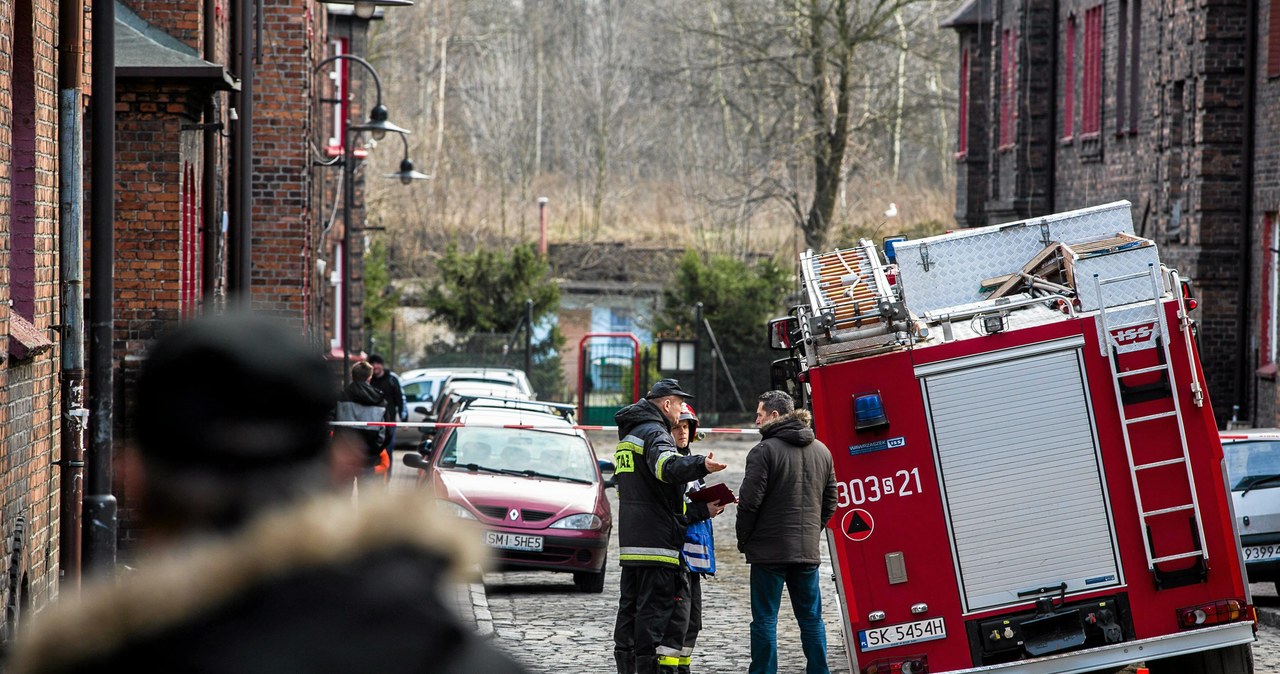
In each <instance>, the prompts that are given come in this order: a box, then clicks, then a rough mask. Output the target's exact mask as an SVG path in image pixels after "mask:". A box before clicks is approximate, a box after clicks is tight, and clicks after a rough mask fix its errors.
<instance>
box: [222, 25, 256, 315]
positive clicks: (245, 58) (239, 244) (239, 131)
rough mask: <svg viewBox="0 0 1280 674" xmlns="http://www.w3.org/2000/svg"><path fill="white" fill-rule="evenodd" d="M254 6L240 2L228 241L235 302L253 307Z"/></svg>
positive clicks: (236, 36)
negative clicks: (237, 86) (237, 81)
mask: <svg viewBox="0 0 1280 674" xmlns="http://www.w3.org/2000/svg"><path fill="white" fill-rule="evenodd" d="M253 7H254V0H237V1H236V12H235V21H236V25H235V54H236V62H237V70H238V72H237V75H238V76H239V78H240V94H239V95H238V96H237V97H236V98H235V100H236V107H235V109H236V117H237V118H238V121H236V122H235V123H234V128H235V140H234V142H233V147H232V156H233V160H232V166H231V180H232V183H231V232H230V236H229V239H230V240H229V241H228V250H227V253H228V257H229V260H230V263H231V264H230V269H229V270H228V272H229V274H228V275H229V276H230V283H229V284H228V285H229V286H230V287H229V290H230V294H231V295H232V296H233V297H232V301H233V302H236V303H239V304H240V305H241V306H242V307H243V308H245V309H251V308H252V307H253V302H252V297H251V292H250V285H251V282H252V278H253V260H252V256H251V254H252V250H253V248H252V243H253V34H254V31H253V24H254V20H253Z"/></svg>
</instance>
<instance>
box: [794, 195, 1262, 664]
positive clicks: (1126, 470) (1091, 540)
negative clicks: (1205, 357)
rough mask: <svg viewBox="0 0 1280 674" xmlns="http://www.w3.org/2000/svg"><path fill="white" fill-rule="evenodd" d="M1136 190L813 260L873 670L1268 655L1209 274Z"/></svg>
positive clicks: (823, 405) (828, 421)
mask: <svg viewBox="0 0 1280 674" xmlns="http://www.w3.org/2000/svg"><path fill="white" fill-rule="evenodd" d="M1130 212H1131V206H1130V204H1129V203H1128V202H1116V203H1112V204H1105V205H1101V206H1095V207H1090V208H1085V209H1082V210H1077V211H1070V212H1064V213H1058V214H1054V215H1050V216H1046V217H1041V218H1035V219H1033V220H1026V221H1022V222H1016V223H1011V224H1006V225H999V226H993V227H986V228H980V229H968V230H960V231H956V232H951V233H948V234H944V235H941V236H935V237H930V238H925V239H918V240H907V239H905V238H903V237H889V238H888V239H886V240H885V241H884V245H883V248H879V247H877V245H876V244H875V243H873V242H870V241H865V240H864V241H862V242H860V243H859V245H857V246H856V247H853V248H849V249H837V250H833V251H829V252H826V253H820V254H819V253H814V252H813V251H808V252H806V253H804V254H802V255H801V257H800V276H801V279H802V285H803V287H802V288H801V290H802V293H801V296H802V297H803V300H802V304H800V305H798V306H796V307H794V308H793V309H792V310H791V312H790V314H789V315H788V316H786V317H784V318H779V319H776V320H774V321H772V322H771V323H770V326H769V333H770V335H769V336H770V341H771V344H772V346H773V347H774V348H775V349H779V350H784V351H788V352H789V357H787V358H782V359H780V360H778V361H775V363H774V364H773V369H772V374H773V380H774V383H775V386H776V387H777V388H783V389H786V390H789V391H791V392H792V393H793V394H794V395H795V396H796V397H797V400H798V401H799V402H800V403H801V404H803V405H805V406H807V407H808V408H809V409H811V410H812V412H813V417H814V428H815V432H816V433H817V436H818V438H820V439H821V440H822V441H823V442H825V443H826V445H827V446H828V447H829V448H830V449H831V451H832V453H833V454H834V457H835V468H836V477H837V480H838V486H837V498H838V504H837V505H838V508H837V511H836V515H835V516H834V517H833V518H832V520H831V522H830V523H829V524H828V530H827V537H828V544H829V549H830V551H831V557H832V561H833V564H834V566H835V572H836V576H837V587H838V594H837V596H838V598H839V603H840V611H841V616H842V619H843V625H842V627H843V632H844V638H845V639H844V642H845V644H846V646H847V648H846V652H847V653H848V656H849V660H850V662H849V666H850V670H851V671H853V672H857V673H859V674H882V673H884V672H901V673H902V674H920V673H922V672H935V673H937V672H1000V673H1004V672H1028V673H1043V674H1050V673H1053V674H1067V673H1070V672H1097V671H1114V670H1118V669H1121V668H1124V667H1126V666H1128V665H1131V664H1134V663H1142V664H1143V665H1144V666H1146V667H1148V668H1149V669H1150V671H1151V672H1152V674H1161V673H1164V674H1201V673H1203V674H1219V673H1222V674H1236V673H1240V674H1243V673H1244V672H1251V671H1253V670H1252V655H1251V648H1250V644H1251V643H1252V642H1253V640H1254V638H1255V632H1256V615H1255V612H1254V609H1253V606H1252V603H1251V599H1250V597H1249V589H1248V584H1247V582H1246V580H1245V576H1244V572H1243V566H1242V561H1241V552H1240V544H1239V539H1238V536H1237V534H1236V531H1235V529H1234V526H1233V517H1232V512H1231V501H1230V498H1229V492H1228V489H1227V486H1226V485H1225V481H1224V472H1223V464H1222V457H1223V453H1222V446H1221V444H1220V441H1219V437H1218V430H1217V424H1216V422H1215V420H1214V416H1213V411H1212V409H1211V407H1210V404H1209V400H1208V399H1207V394H1206V391H1205V386H1204V373H1203V371H1202V369H1201V366H1200V361H1199V356H1198V352H1197V348H1198V347H1197V337H1196V329H1197V326H1196V323H1195V321H1194V320H1193V318H1192V311H1193V309H1194V307H1195V300H1194V298H1193V297H1191V294H1190V284H1189V283H1188V282H1187V281H1185V280H1184V279H1182V278H1181V277H1180V276H1179V274H1178V273H1177V271H1175V270H1173V269H1170V268H1168V267H1166V266H1164V265H1162V264H1161V262H1160V258H1159V255H1158V251H1157V247H1156V245H1155V242H1153V241H1151V240H1149V239H1145V238H1142V237H1139V236H1136V235H1135V234H1134V230H1133V225H1132V219H1131V216H1130Z"/></svg>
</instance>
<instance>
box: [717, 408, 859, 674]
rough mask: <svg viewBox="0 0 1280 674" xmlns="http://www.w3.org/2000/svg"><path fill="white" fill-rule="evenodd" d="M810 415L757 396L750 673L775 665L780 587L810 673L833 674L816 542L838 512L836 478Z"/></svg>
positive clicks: (743, 545)
mask: <svg viewBox="0 0 1280 674" xmlns="http://www.w3.org/2000/svg"><path fill="white" fill-rule="evenodd" d="M810 419H811V417H810V415H809V412H808V411H807V410H797V409H796V408H795V402H794V401H792V399H791V396H789V395H787V394H786V393H784V392H782V391H766V392H765V393H763V394H761V395H760V398H759V404H758V405H757V407H756V425H757V426H759V427H760V435H761V436H762V437H761V440H760V443H759V444H757V445H756V446H755V447H752V448H751V452H750V453H749V454H747V474H746V477H745V478H743V480H742V488H741V489H739V490H738V522H737V529H738V550H739V551H740V552H742V553H744V554H746V556H747V562H748V563H749V564H751V667H750V669H748V670H747V671H748V673H749V674H776V672H777V671H778V641H777V627H778V605H779V604H780V603H781V601H782V587H783V585H786V587H787V593H788V594H789V595H790V596H791V607H792V609H793V610H794V611H795V614H796V621H797V622H798V623H799V625H800V643H801V645H802V647H803V649H804V655H805V659H806V660H807V661H808V664H807V666H806V668H805V672H806V674H828V673H829V672H830V670H829V669H828V668H827V633H826V629H825V627H824V626H823V624H822V594H821V592H820V591H819V585H818V563H819V561H820V557H819V552H818V541H819V540H820V539H821V537H822V530H823V528H824V527H825V526H826V524H827V521H828V520H830V519H831V516H832V515H834V514H835V511H836V477H835V467H834V464H833V462H832V459H831V452H830V451H828V450H827V447H826V445H824V444H822V443H821V442H819V441H818V440H817V439H815V438H814V435H813V430H812V429H810V428H809V422H810ZM787 669H788V670H794V669H795V668H794V667H788V668H787Z"/></svg>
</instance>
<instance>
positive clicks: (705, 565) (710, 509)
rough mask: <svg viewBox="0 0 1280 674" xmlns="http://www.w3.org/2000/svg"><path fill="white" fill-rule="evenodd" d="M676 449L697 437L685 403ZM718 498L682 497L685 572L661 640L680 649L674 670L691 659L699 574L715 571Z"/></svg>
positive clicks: (684, 672)
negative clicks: (714, 526)
mask: <svg viewBox="0 0 1280 674" xmlns="http://www.w3.org/2000/svg"><path fill="white" fill-rule="evenodd" d="M671 436H672V438H674V439H675V443H676V451H678V452H680V454H681V455H684V456H688V455H689V451H690V449H689V448H690V445H692V444H693V442H694V441H695V440H697V439H698V415H697V413H695V412H694V411H693V407H692V406H690V405H689V403H684V404H683V405H681V409H680V421H679V423H677V424H676V427H675V428H673V429H671ZM705 486H706V483H705V482H704V481H703V480H702V479H697V480H694V481H692V482H690V483H689V484H688V486H687V488H686V490H685V493H686V494H687V493H688V492H690V491H696V490H698V489H701V488H703V487H705ZM724 508H725V506H724V505H722V504H721V503H720V502H719V501H715V502H713V503H704V502H698V501H690V500H689V499H688V498H687V497H686V498H685V522H686V523H687V525H688V526H687V528H686V529H685V534H684V546H683V547H682V548H681V550H680V559H681V561H682V562H683V568H684V570H685V573H684V574H683V577H682V578H681V582H680V592H679V596H680V601H679V602H677V604H676V613H677V615H676V616H675V617H674V618H673V619H672V621H671V629H669V630H668V635H667V637H665V638H664V639H663V641H662V645H663V646H673V647H676V648H679V649H680V655H679V662H678V665H677V667H676V671H677V672H679V674H689V671H690V668H691V667H692V662H693V646H694V643H696V642H697V640H698V633H699V632H701V631H702V577H703V576H707V575H710V576H714V575H715V573H716V551H715V537H714V536H713V535H712V529H711V518H713V517H715V516H716V515H719V514H720V513H722V512H724Z"/></svg>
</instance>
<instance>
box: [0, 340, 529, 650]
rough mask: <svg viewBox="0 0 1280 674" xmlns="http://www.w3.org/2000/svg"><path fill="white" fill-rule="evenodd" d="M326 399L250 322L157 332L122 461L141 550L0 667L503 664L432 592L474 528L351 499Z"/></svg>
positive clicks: (39, 622)
mask: <svg viewBox="0 0 1280 674" xmlns="http://www.w3.org/2000/svg"><path fill="white" fill-rule="evenodd" d="M333 389H334V387H333V384H332V380H331V378H330V374H329V372H328V369H327V368H326V366H325V365H324V363H323V362H322V361H321V360H320V358H319V357H318V356H315V355H312V354H311V353H310V352H309V351H308V350H307V348H306V347H305V346H304V345H303V344H302V342H301V340H300V339H299V337H298V335H297V334H296V333H294V332H291V331H290V330H289V329H287V328H285V327H283V326H281V325H280V324H277V323H274V322H271V321H269V320H268V319H265V318H260V317H253V316H234V317H221V318H204V319H197V320H194V321H191V322H189V323H186V324H184V325H182V326H180V327H178V328H177V329H176V330H174V331H172V332H170V333H168V334H167V335H165V336H163V337H161V338H160V339H159V341H157V342H156V343H155V345H154V346H153V348H152V349H151V350H150V353H149V355H148V358H147V360H146V362H145V363H144V364H143V366H142V372H141V375H140V378H139V381H138V385H137V398H136V406H135V414H134V422H135V424H134V427H135V428H137V429H138V434H137V441H136V446H130V447H128V448H127V449H126V451H125V455H124V457H123V460H124V462H125V471H126V472H125V475H127V476H128V477H129V479H130V480H131V481H132V482H133V483H135V484H136V485H137V487H138V493H140V494H141V497H140V503H139V507H140V515H141V525H142V532H143V536H144V540H145V542H146V544H147V546H146V548H145V550H144V552H143V554H142V555H141V557H140V559H139V560H138V563H137V565H136V568H135V569H134V570H132V571H131V572H129V573H126V574H122V575H120V576H119V577H118V578H103V579H100V580H98V581H96V583H95V584H86V586H85V588H84V591H83V593H82V595H81V597H80V598H79V599H75V598H72V597H71V596H70V595H69V594H68V595H64V596H63V598H62V599H61V601H59V602H57V603H55V604H53V605H52V606H50V607H49V608H48V609H47V610H46V611H45V612H43V613H42V614H40V615H38V616H35V618H34V620H32V621H30V622H28V623H26V624H24V627H25V628H29V629H27V630H26V631H24V632H23V633H22V634H21V635H20V636H19V638H18V639H17V640H16V643H15V645H14V650H13V652H12V655H13V657H12V659H11V661H10V662H9V665H10V666H9V667H7V668H6V672H7V674H14V673H15V672H17V673H33V672H37V673H44V672H105V671H131V670H134V669H136V668H139V667H141V668H142V669H145V670H148V671H167V672H208V673H216V672H237V673H248V674H257V673H261V674H267V673H272V674H278V673H295V672H296V673H299V674H301V673H303V672H306V673H314V672H335V673H336V672H380V673H381V672H389V673H397V672H458V673H463V672H501V673H506V672H520V671H521V669H520V668H519V666H518V665H516V664H514V663H513V662H512V661H511V660H510V659H509V658H507V657H506V656H505V655H503V654H501V653H500V652H498V651H496V650H495V649H493V648H492V647H491V646H489V645H488V644H487V643H486V642H482V641H481V640H479V639H478V638H477V636H476V635H475V634H474V631H473V629H472V628H470V627H469V626H467V625H465V624H463V623H462V622H461V621H460V620H458V619H457V617H456V616H455V614H454V612H453V611H452V610H451V609H450V607H449V602H446V601H444V600H443V598H444V597H447V596H451V593H452V592H453V590H454V587H455V586H454V585H452V583H451V576H463V575H466V574H470V573H473V572H474V571H473V569H474V567H475V564H476V563H477V562H478V561H479V559H480V551H479V550H478V549H477V546H478V541H479V537H478V536H476V535H475V534H476V533H477V532H474V531H471V530H469V529H467V528H465V527H459V526H458V523H457V522H456V521H454V520H452V519H447V518H446V517H445V516H443V515H441V514H438V513H436V512H435V511H434V509H433V508H432V507H431V505H430V504H429V502H426V501H425V499H424V498H423V497H422V496H420V495H418V494H417V492H411V493H409V494H402V495H397V494H395V493H393V492H391V491H388V490H381V491H380V492H379V493H378V495H377V497H376V498H368V497H363V498H361V499H360V504H359V506H358V507H357V506H356V505H354V504H353V502H352V498H351V490H350V488H349V485H350V481H351V479H352V477H353V476H354V475H355V474H356V472H358V471H359V470H360V459H361V457H360V456H359V452H358V450H354V449H352V448H350V447H348V446H346V444H345V443H344V441H342V440H341V439H340V438H339V439H338V440H337V441H336V442H333V443H330V442H329V432H328V428H327V424H326V419H327V417H328V415H329V413H330V410H331V409H332V408H333V406H334V402H335V401H334V395H333ZM344 487H345V489H344Z"/></svg>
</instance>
